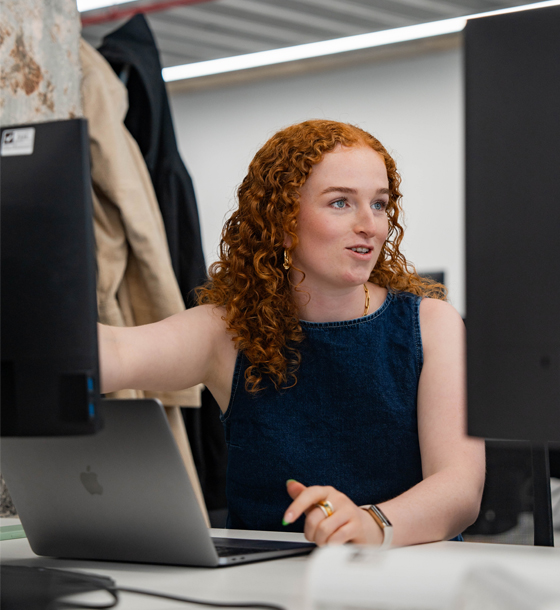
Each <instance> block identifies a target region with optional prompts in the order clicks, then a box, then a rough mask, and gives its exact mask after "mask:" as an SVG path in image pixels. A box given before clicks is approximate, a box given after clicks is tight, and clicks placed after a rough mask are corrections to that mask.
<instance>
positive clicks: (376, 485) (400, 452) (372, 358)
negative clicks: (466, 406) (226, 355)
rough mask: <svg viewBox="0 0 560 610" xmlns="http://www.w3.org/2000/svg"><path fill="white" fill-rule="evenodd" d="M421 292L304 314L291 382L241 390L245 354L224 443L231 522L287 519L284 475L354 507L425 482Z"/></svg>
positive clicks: (263, 525) (269, 526)
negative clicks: (359, 313)
mask: <svg viewBox="0 0 560 610" xmlns="http://www.w3.org/2000/svg"><path fill="white" fill-rule="evenodd" d="M420 301H421V298H420V297H417V296H415V295H412V294H410V293H406V292H401V293H392V292H389V293H388V294H387V298H386V299H385V302H384V303H383V305H382V306H381V307H380V308H379V309H378V310H377V311H375V312H374V313H372V314H370V315H368V316H365V317H363V318H357V319H355V320H347V321H343V322H324V323H318V322H305V321H302V322H301V325H302V328H303V331H304V335H305V339H304V340H303V342H302V343H300V344H298V346H297V347H298V349H299V350H300V353H301V356H302V359H301V365H300V368H299V370H298V372H297V383H296V385H295V386H294V387H292V388H289V389H287V390H283V391H277V390H276V389H275V388H274V386H273V385H272V384H271V383H270V382H268V383H267V382H266V380H265V382H263V387H264V390H263V391H262V392H260V393H258V394H257V395H256V396H252V395H250V394H249V393H248V392H247V391H246V390H245V378H244V372H245V369H246V368H247V366H248V364H249V362H248V361H247V359H246V357H245V356H244V355H243V353H241V352H240V353H239V354H238V357H237V361H236V365H235V371H234V376H233V384H232V394H231V400H230V403H229V406H228V409H227V411H226V412H225V413H224V414H223V415H222V422H223V424H224V428H225V434H226V442H227V445H228V449H229V452H228V469H227V484H226V491H227V500H228V513H229V514H228V521H227V527H231V528H237V529H256V530H282V531H299V532H301V531H302V530H303V523H304V519H303V517H302V518H300V519H298V521H296V522H295V523H293V524H291V525H290V526H287V527H283V526H282V517H283V514H284V512H285V510H286V508H287V507H288V505H289V504H290V502H291V499H290V497H289V496H288V493H287V491H286V480H287V479H296V480H298V481H300V482H302V483H303V484H304V485H332V486H333V487H335V488H336V489H338V490H339V491H342V492H343V493H345V494H346V495H347V496H348V497H350V499H352V500H353V501H354V502H355V503H356V504H357V505H358V506H359V505H361V504H371V503H374V504H377V503H379V502H383V501H385V500H389V499H391V498H393V497H395V496H398V495H399V494H401V493H403V492H404V491H406V490H407V489H410V488H411V487H412V486H413V485H415V484H417V483H418V482H420V481H421V480H422V465H421V459H420V446H419V440H418V426H417V414H416V396H417V391H418V381H419V378H420V372H421V370H422V363H423V355H422V339H421V336H420V321H419V306H420Z"/></svg>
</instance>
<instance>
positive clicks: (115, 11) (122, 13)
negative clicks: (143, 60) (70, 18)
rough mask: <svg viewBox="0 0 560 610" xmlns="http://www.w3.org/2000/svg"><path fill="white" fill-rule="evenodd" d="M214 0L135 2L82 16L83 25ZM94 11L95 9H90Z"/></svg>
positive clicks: (97, 23)
mask: <svg viewBox="0 0 560 610" xmlns="http://www.w3.org/2000/svg"><path fill="white" fill-rule="evenodd" d="M213 1H214V0H164V1H163V2H153V3H152V4H134V5H133V6H129V7H127V8H117V7H111V8H108V9H107V10H103V12H102V13H100V12H99V11H95V14H94V15H91V16H90V17H88V16H83V17H82V27H87V26H88V25H99V24H100V23H108V22H110V21H116V20H117V19H126V18H127V17H132V16H133V15H136V14H137V13H156V12H158V11H165V10H167V9H170V8H174V7H176V6H184V5H188V4H202V3H203V2H213ZM88 12H93V11H88Z"/></svg>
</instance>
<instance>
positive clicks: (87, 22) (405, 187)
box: [4, 0, 525, 317]
mask: <svg viewBox="0 0 560 610" xmlns="http://www.w3.org/2000/svg"><path fill="white" fill-rule="evenodd" d="M523 4H525V2H523V1H522V0H521V1H506V0H461V1H459V0H457V1H451V2H443V1H442V0H391V1H389V0H385V1H382V0H352V1H347V0H329V1H328V2H321V1H319V0H317V1H315V0H303V1H301V2H293V1H290V2H286V1H281V0H211V1H208V0H207V1H200V2H196V1H192V0H191V1H187V2H169V1H167V2H166V1H164V0H160V1H159V2H157V1H156V0H151V1H147V0H139V1H137V2H128V3H124V4H122V5H118V6H117V5H114V6H109V7H101V8H93V9H90V10H84V11H82V14H81V17H82V20H83V23H84V27H83V30H82V35H83V37H84V38H85V39H86V40H87V41H88V42H90V43H91V44H92V45H93V46H94V47H97V46H98V45H99V44H100V42H101V40H102V38H103V36H104V35H106V34H107V33H109V32H110V31H112V30H114V29H116V28H118V27H120V26H121V25H122V24H123V23H125V22H126V20H127V19H129V18H130V16H131V14H132V12H134V11H135V10H138V11H145V12H146V17H147V20H148V23H149V24H150V26H151V29H152V31H153V33H154V36H155V38H156V41H157V42H158V45H159V47H160V51H161V59H162V64H163V66H164V67H170V66H174V65H178V64H180V63H187V64H190V63H197V62H200V61H206V60H210V59H216V58H220V57H228V56H234V55H243V54H245V53H251V52H257V51H261V50H267V49H272V48H275V47H276V46H279V47H285V46H292V45H297V44H304V43H308V42H316V41H320V40H329V39H335V38H339V37H343V36H350V35H357V34H360V33H366V32H371V31H375V30H387V29H392V28H396V27H401V26H407V25H415V24H420V23H427V22H433V21H439V20H444V19H450V18H453V17H457V16H461V15H471V14H477V13H481V12H486V11H492V10H499V9H506V8H511V7H515V6H519V5H523ZM243 23H245V25H243ZM244 45H245V46H244ZM462 45H463V39H462V34H461V33H460V32H456V33H447V34H443V35H440V36H435V37H428V38H421V39H419V40H415V41H406V42H400V43H395V44H392V45H387V46H380V47H375V48H370V49H362V50H357V51H350V52H346V53H343V54H340V55H331V56H325V57H323V58H315V59H307V60H301V61H294V62H288V63H281V64H277V65H271V66H268V67H261V68H253V69H249V70H242V71H237V72H228V73H224V74H215V75H211V76H204V77H199V78H191V79H185V80H177V81H174V82H169V83H168V92H169V99H170V103H171V107H172V112H173V119H174V126H175V133H176V136H177V139H178V143H179V148H180V151H181V154H182V157H183V160H184V162H185V164H186V166H187V168H188V170H189V172H190V174H191V176H192V178H193V182H194V186H195V191H196V197H197V203H198V212H199V215H200V222H201V231H202V239H203V247H204V253H205V257H206V263H207V264H210V263H212V262H213V261H214V260H216V252H217V246H218V243H219V238H220V231H221V227H222V225H223V221H224V218H225V217H226V216H227V214H228V211H229V210H231V209H232V208H233V207H234V205H235V191H236V188H237V186H238V185H239V183H240V182H241V180H242V179H243V177H244V175H245V172H246V169H247V166H248V164H249V162H250V160H251V159H252V157H253V156H254V154H255V152H256V151H257V150H258V148H259V147H260V146H261V145H262V144H263V143H264V142H265V141H266V140H267V139H268V138H269V137H270V136H271V135H272V134H273V133H274V132H275V131H277V130H278V129H280V128H282V127H284V126H286V125H289V124H292V123H295V122H298V121H301V120H305V119H308V118H327V119H334V120H339V121H346V122H350V123H353V124H356V125H359V126H360V127H363V128H364V129H366V130H367V131H370V132H371V133H373V134H374V135H375V136H377V137H378V138H379V139H380V140H381V142H383V143H384V145H385V146H386V147H387V148H388V149H389V151H390V152H391V153H392V154H393V155H394V157H395V159H396V161H397V164H398V167H399V170H400V173H401V175H402V177H403V183H402V189H401V190H402V192H403V194H404V199H403V205H404V209H405V219H406V225H407V229H406V237H405V240H404V242H403V251H404V253H405V255H406V257H407V258H408V259H409V260H410V261H411V262H412V263H414V265H415V266H416V268H417V270H418V271H420V272H421V273H434V272H444V274H445V283H446V285H447V287H448V289H449V295H450V300H451V302H452V303H453V305H454V306H455V307H456V308H457V309H458V311H459V312H460V314H461V315H462V316H463V317H465V316H468V312H467V311H466V309H465V260H464V231H465V227H464V173H465V167H464V91H463V46H462ZM8 51H9V49H8ZM4 124H5V123H4ZM481 221H483V219H481Z"/></svg>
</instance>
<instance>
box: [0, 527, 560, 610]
mask: <svg viewBox="0 0 560 610" xmlns="http://www.w3.org/2000/svg"><path fill="white" fill-rule="evenodd" d="M17 523H19V521H18V520H17V519H8V518H4V519H1V520H0V525H13V524H17ZM213 533H215V534H216V535H226V536H232V537H245V538H249V537H254V538H263V537H264V536H263V532H258V533H257V532H246V531H236V530H213ZM266 537H267V538H268V539H276V540H279V539H280V540H303V536H302V535H300V534H285V533H273V532H266ZM435 550H439V551H440V552H443V553H444V554H446V553H447V552H451V553H452V554H453V556H455V557H457V558H459V557H462V558H467V557H468V558H470V559H473V560H475V561H478V560H492V561H498V562H500V561H501V560H502V559H503V560H505V559H506V558H507V561H505V563H506V564H510V565H511V563H512V561H513V562H517V563H519V564H523V566H524V570H525V571H526V570H527V566H528V565H529V564H530V563H531V561H532V558H533V559H534V560H536V562H537V563H539V562H542V561H543V560H544V561H549V560H550V561H551V562H552V563H551V567H552V564H554V565H557V566H560V549H551V548H542V547H529V546H517V545H501V544H484V543H468V542H464V543H456V542H438V543H433V544H427V545H420V546H416V547H408V548H402V549H392V550H390V551H388V552H389V553H394V554H395V556H396V555H397V554H398V555H401V556H402V557H403V559H404V558H408V560H410V558H411V557H414V556H418V559H419V560H421V558H422V555H423V554H425V553H431V554H433V552H434V551H435ZM0 558H1V561H2V563H10V564H13V565H22V566H37V567H39V566H41V567H50V568H59V569H73V570H79V571H83V572H89V573H93V574H99V575H104V576H109V577H110V578H112V579H113V580H115V581H116V583H117V584H118V585H120V586H123V587H124V586H126V587H135V588H141V589H150V590H153V591H159V592H165V593H169V594H175V595H180V596H185V597H194V598H199V599H203V600H213V601H228V602H233V601H238V602H247V601H259V602H268V603H274V604H279V605H281V606H283V607H284V608H286V609H288V610H304V608H305V605H306V604H305V586H306V573H307V568H308V565H309V564H310V562H311V560H310V558H309V557H293V558H286V559H280V560H274V561H266V562H260V563H254V564H246V565H239V566H233V567H227V568H217V569H216V568H189V567H175V566H162V565H148V564H130V563H117V562H102V561H77V560H64V559H53V558H48V557H38V556H37V555H35V554H34V553H33V552H32V551H31V548H30V547H29V543H28V541H27V539H26V538H21V539H15V540H4V541H2V542H0ZM395 558H396V557H395ZM535 565H536V564H535ZM529 571H530V570H529ZM396 586H398V585H396ZM179 607H181V606H180V605H178V604H177V602H173V601H165V600H158V599H155V598H148V597H143V596H138V595H133V594H124V593H123V594H122V595H121V601H120V603H119V605H118V608H119V609H121V610H127V609H129V608H130V609H132V608H135V609H137V610H143V609H144V608H146V609H147V608H150V609H160V608H161V609H169V610H172V609H177V608H179ZM191 607H192V606H191Z"/></svg>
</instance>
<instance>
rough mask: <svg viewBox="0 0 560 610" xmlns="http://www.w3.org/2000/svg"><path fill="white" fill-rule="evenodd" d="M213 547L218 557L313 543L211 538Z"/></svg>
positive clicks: (305, 546) (266, 551)
mask: <svg viewBox="0 0 560 610" xmlns="http://www.w3.org/2000/svg"><path fill="white" fill-rule="evenodd" d="M212 540H213V542H214V547H215V548H216V552H217V553H218V555H219V556H220V557H232V556H233V555H252V554H254V553H272V552H275V551H281V550H284V549H293V548H298V547H301V548H307V547H312V546H314V545H310V544H305V543H294V542H284V541H278V542H273V541H271V540H246V539H242V538H239V539H237V538H213V539H212Z"/></svg>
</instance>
